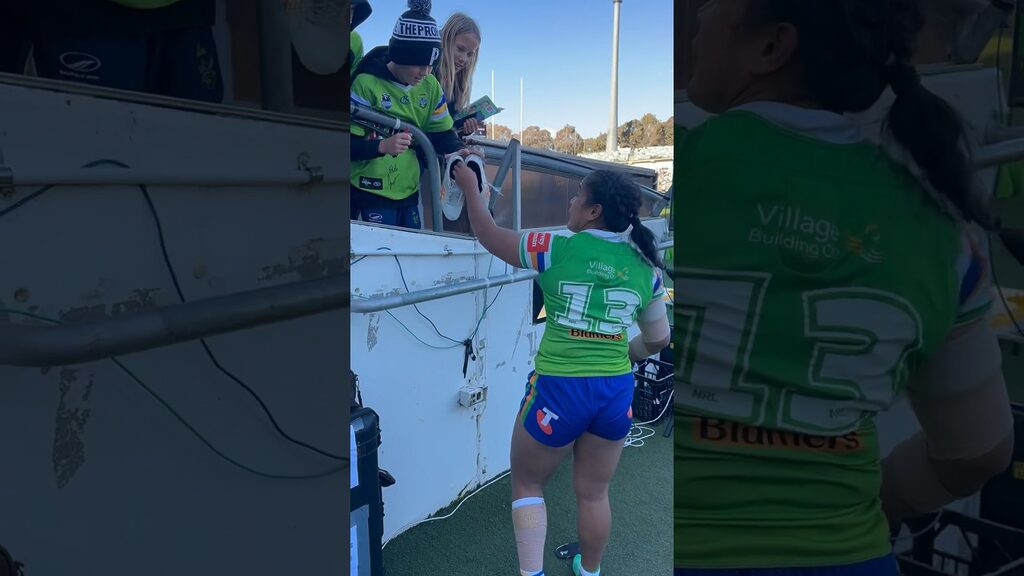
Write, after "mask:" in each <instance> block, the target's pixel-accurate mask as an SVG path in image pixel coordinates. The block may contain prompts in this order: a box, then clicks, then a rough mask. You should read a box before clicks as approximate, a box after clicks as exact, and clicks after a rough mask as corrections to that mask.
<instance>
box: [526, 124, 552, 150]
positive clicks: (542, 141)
mask: <svg viewBox="0 0 1024 576" xmlns="http://www.w3.org/2000/svg"><path fill="white" fill-rule="evenodd" d="M523 146H530V147H532V148H544V149H547V150H551V149H552V148H553V147H554V139H553V138H552V137H551V132H548V131H547V130H544V129H543V128H541V127H539V126H528V127H527V128H525V129H524V130H523Z"/></svg>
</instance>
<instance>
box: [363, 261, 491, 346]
mask: <svg viewBox="0 0 1024 576" xmlns="http://www.w3.org/2000/svg"><path fill="white" fill-rule="evenodd" d="M377 251H378V252H382V251H391V248H388V247H386V246H381V247H379V248H377ZM391 256H392V257H393V258H394V259H395V263H396V264H397V265H398V273H399V275H400V276H401V278H402V285H403V286H404V288H405V292H406V293H409V292H411V290H410V289H409V284H408V282H406V279H405V271H404V269H403V268H402V262H401V260H400V259H399V258H398V255H397V254H392V255H391ZM366 257H367V256H360V257H359V258H356V259H355V260H353V261H352V262H351V264H350V266H353V265H355V264H357V263H359V262H361V261H362V260H364V259H365V258H366ZM494 258H495V257H494V256H493V255H492V256H491V260H490V263H489V264H488V266H487V274H488V276H489V275H490V273H491V269H492V268H493V266H494ZM505 273H506V274H507V273H508V263H505ZM504 288H505V286H504V285H502V286H499V287H498V291H497V293H495V295H494V298H493V299H492V300H491V301H490V302H489V303H488V304H487V305H485V306H484V309H483V311H482V312H481V314H480V317H479V318H478V319H477V322H476V325H475V326H474V328H473V331H472V332H471V333H470V334H469V336H468V337H466V339H464V340H456V339H454V338H451V337H450V336H447V335H445V334H443V333H441V331H440V330H439V329H438V328H437V324H436V323H434V321H433V320H431V319H430V318H429V317H428V316H427V315H426V314H424V313H423V312H422V311H421V310H420V309H419V307H418V306H417V305H416V304H413V305H412V306H413V308H414V309H415V310H416V312H417V313H418V314H419V315H420V316H422V317H423V319H425V320H426V321H427V322H428V323H430V325H431V326H432V327H433V328H434V332H436V333H437V334H438V336H440V337H442V338H444V339H446V340H448V341H450V342H452V344H449V345H442V346H438V345H436V344H431V343H429V342H426V341H424V340H423V339H422V338H420V337H419V336H417V335H416V333H415V332H413V331H412V329H410V328H409V327H408V326H407V325H406V324H405V323H404V322H402V321H401V320H399V319H398V317H397V316H395V315H394V313H392V312H391V310H384V312H386V313H387V315H388V316H390V317H391V318H392V319H393V320H394V321H395V322H398V324H399V325H400V326H401V327H402V328H404V329H405V331H406V332H408V333H409V335H410V336H412V337H413V338H415V339H416V341H418V342H419V343H420V344H423V345H424V346H427V347H428V348H433V349H435V350H451V349H454V348H461V347H464V346H465V343H466V341H467V340H472V339H473V338H475V337H476V335H477V334H479V333H480V326H481V325H482V324H483V321H484V318H486V317H487V312H488V311H489V310H490V309H491V307H492V306H494V304H495V302H497V301H498V296H501V291H502V289H504ZM352 296H353V297H355V298H359V299H361V300H369V299H370V297H369V296H359V295H356V294H353V295H352ZM484 298H485V299H486V298H487V288H485V289H484Z"/></svg>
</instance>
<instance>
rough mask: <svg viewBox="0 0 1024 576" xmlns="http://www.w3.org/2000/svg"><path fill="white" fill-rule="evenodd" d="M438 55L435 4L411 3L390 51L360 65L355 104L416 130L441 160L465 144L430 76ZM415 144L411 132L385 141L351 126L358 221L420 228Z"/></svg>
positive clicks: (384, 48) (413, 0)
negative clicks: (397, 119) (440, 155)
mask: <svg viewBox="0 0 1024 576" xmlns="http://www.w3.org/2000/svg"><path fill="white" fill-rule="evenodd" d="M440 57H441V37H440V34H439V33H438V30H437V22H436V21H435V20H434V19H433V18H432V17H431V16H430V0H409V10H407V11H406V12H405V13H404V14H402V16H401V17H400V18H399V19H398V22H396V23H395V28H394V31H393V32H392V35H391V41H390V42H389V43H388V45H387V46H378V47H377V48H374V49H373V50H371V51H370V52H369V53H367V54H366V56H365V57H363V59H362V60H361V61H360V63H359V65H358V66H357V67H356V70H355V72H354V73H353V78H352V94H351V97H352V101H353V102H354V103H356V104H359V105H361V106H366V107H369V108H372V109H374V110H376V111H378V112H382V113H384V114H388V115H390V116H393V117H396V118H399V119H401V120H403V121H405V122H408V123H409V124H413V125H415V126H417V127H418V128H420V129H421V130H423V131H424V132H426V134H427V136H428V137H429V138H430V142H431V143H432V144H433V146H434V149H435V151H437V153H438V154H451V153H453V152H458V151H460V150H462V149H463V148H465V145H464V144H463V142H462V140H461V139H460V138H459V136H458V134H456V133H455V131H454V130H453V129H452V127H453V123H452V117H451V115H450V114H449V113H448V103H447V101H446V100H445V97H444V93H443V91H442V90H441V85H440V84H439V83H438V81H437V78H435V77H434V76H433V75H432V74H431V73H430V72H431V69H432V67H433V66H435V65H436V64H437V63H438V61H439V58H440ZM411 145H412V138H411V136H410V135H409V134H408V133H397V134H394V135H392V136H390V137H388V138H383V139H382V138H380V137H379V136H378V134H376V133H375V132H373V131H371V130H368V129H366V128H365V127H363V126H360V125H358V124H353V125H352V147H351V150H352V151H351V160H352V168H351V173H352V175H351V184H352V193H351V208H352V219H354V220H356V219H360V217H361V218H362V219H363V220H366V221H369V222H375V223H379V224H389V225H392V226H402V227H405V228H416V229H418V228H420V227H421V221H420V214H419V182H420V164H419V160H418V159H417V157H416V152H415V151H414V150H411V149H410V147H411ZM427 161H428V162H434V161H435V159H433V158H428V159H427ZM434 209H440V207H435V208H434Z"/></svg>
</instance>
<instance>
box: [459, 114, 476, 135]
mask: <svg viewBox="0 0 1024 576" xmlns="http://www.w3.org/2000/svg"><path fill="white" fill-rule="evenodd" d="M479 128H480V122H479V121H478V120H477V119H476V118H467V119H466V121H465V122H464V123H463V124H462V134H463V135H464V136H472V135H473V134H476V131H477V130H478V129H479Z"/></svg>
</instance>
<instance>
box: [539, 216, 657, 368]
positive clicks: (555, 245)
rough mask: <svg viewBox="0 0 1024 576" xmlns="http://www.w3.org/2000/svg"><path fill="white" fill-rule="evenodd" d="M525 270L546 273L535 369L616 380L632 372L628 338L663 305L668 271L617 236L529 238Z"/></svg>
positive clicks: (548, 235) (596, 233) (588, 233)
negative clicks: (652, 307) (645, 314)
mask: <svg viewBox="0 0 1024 576" xmlns="http://www.w3.org/2000/svg"><path fill="white" fill-rule="evenodd" d="M519 259H520V261H521V263H522V267H523V268H529V269H531V270H536V271H538V272H540V275H539V276H538V277H537V282H538V283H539V284H540V287H541V290H543V292H544V307H545V309H546V311H547V325H546V326H545V328H544V337H543V338H542V339H541V343H540V348H539V350H538V351H537V357H536V359H535V361H534V364H535V366H534V368H535V370H536V372H537V373H538V374H543V375H546V376H617V375H619V374H628V373H629V372H630V371H631V370H632V363H631V362H630V360H629V337H628V336H627V333H626V331H627V330H628V329H629V327H630V326H632V325H633V323H634V322H635V321H636V319H637V316H639V314H640V312H641V311H642V310H643V309H644V308H646V307H647V305H648V304H650V303H651V302H652V301H654V300H656V299H658V298H662V297H663V296H664V295H665V289H664V287H663V286H662V281H661V271H660V270H659V269H657V268H655V267H653V266H651V265H650V264H649V263H648V262H647V260H646V259H645V258H644V257H643V256H642V255H641V254H640V253H639V252H638V251H637V249H636V248H635V247H633V245H632V244H630V243H629V242H627V241H625V240H623V239H622V237H621V236H620V235H619V234H617V233H614V232H608V231H598V230H587V231H584V232H581V233H579V234H573V235H571V236H565V235H559V234H555V233H553V232H531V233H528V234H524V235H523V237H522V240H521V241H520V245H519Z"/></svg>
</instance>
